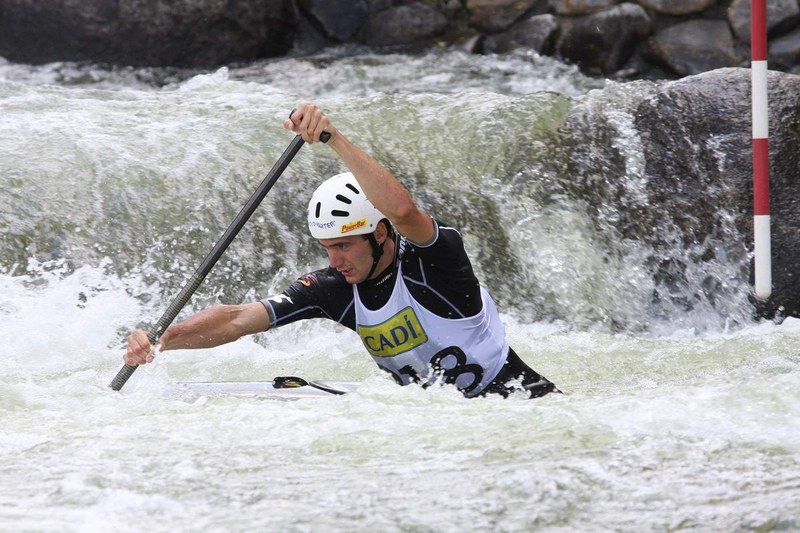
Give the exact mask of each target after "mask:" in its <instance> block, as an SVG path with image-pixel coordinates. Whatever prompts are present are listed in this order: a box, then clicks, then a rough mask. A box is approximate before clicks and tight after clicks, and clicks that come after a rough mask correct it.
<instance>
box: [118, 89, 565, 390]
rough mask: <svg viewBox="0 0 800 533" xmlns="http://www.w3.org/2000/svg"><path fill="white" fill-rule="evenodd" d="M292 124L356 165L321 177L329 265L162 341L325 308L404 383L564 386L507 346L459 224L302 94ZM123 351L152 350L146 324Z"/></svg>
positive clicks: (315, 213) (214, 340)
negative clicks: (422, 200)
mask: <svg viewBox="0 0 800 533" xmlns="http://www.w3.org/2000/svg"><path fill="white" fill-rule="evenodd" d="M284 126H285V127H286V128H287V129H289V130H292V131H294V132H295V133H297V134H299V135H301V136H302V137H303V140H304V141H305V142H307V143H315V142H318V141H319V140H320V135H321V134H322V133H323V132H327V133H328V134H329V135H330V139H329V140H328V142H327V144H328V146H330V147H331V148H333V150H335V151H336V153H337V154H338V155H339V157H340V158H341V159H342V161H343V162H344V164H345V165H346V166H347V167H348V168H349V169H350V172H348V173H345V174H339V175H337V176H334V177H332V178H330V179H328V180H326V181H325V182H324V183H322V185H320V187H319V188H318V189H317V190H316V192H315V193H314V195H313V196H312V198H311V201H310V202H309V213H308V225H309V230H310V231H311V234H312V236H314V237H315V238H316V239H318V240H319V242H320V244H321V245H322V246H323V247H324V248H325V250H326V251H327V253H328V260H329V262H330V266H329V267H328V268H326V269H322V270H318V271H316V272H312V273H309V274H306V275H304V276H302V277H301V278H300V279H298V280H297V281H296V282H295V283H293V284H292V285H291V286H290V287H289V288H288V289H286V290H285V291H284V292H283V293H282V294H280V295H276V296H273V297H270V298H267V299H265V300H262V301H260V302H253V303H248V304H242V305H218V306H214V307H211V308H209V309H206V310H204V311H201V312H199V313H196V314H195V315H192V316H191V317H189V318H187V319H186V320H184V321H182V322H180V323H178V324H175V325H173V326H171V327H170V328H168V329H167V330H166V331H165V332H164V334H163V335H162V336H161V338H160V340H159V341H160V345H161V350H162V351H163V350H172V349H185V348H210V347H213V346H218V345H220V344H224V343H227V342H231V341H234V340H236V339H238V338H239V337H241V336H243V335H248V334H253V333H258V332H262V331H266V330H268V329H270V328H273V327H278V326H281V325H284V324H288V323H290V322H294V321H296V320H299V319H306V318H328V319H331V320H335V321H337V322H339V323H340V324H342V325H344V326H346V327H348V328H350V329H352V330H354V331H356V332H357V333H358V334H359V336H360V337H361V340H362V342H363V344H364V347H365V348H366V349H367V351H368V352H369V353H370V354H371V355H372V357H373V359H374V360H375V362H376V363H377V364H378V366H379V367H381V368H382V369H384V370H386V371H388V372H390V373H391V374H392V375H393V376H394V378H395V380H397V382H398V383H400V384H402V385H406V384H409V383H412V382H415V383H421V384H422V385H423V386H428V385H430V384H433V383H451V384H454V385H455V386H456V387H457V388H458V389H459V390H460V391H461V392H462V393H463V394H464V395H465V396H468V397H472V396H478V395H485V394H487V393H497V394H501V395H503V396H508V395H509V394H511V393H513V392H515V391H520V392H521V393H522V394H525V395H527V396H528V397H530V398H535V397H538V396H542V395H544V394H547V393H549V392H554V391H556V392H558V390H557V389H556V388H555V386H554V385H553V383H551V382H550V381H548V380H547V379H545V378H543V377H542V376H540V375H539V374H537V373H536V372H535V371H533V370H532V369H531V368H529V367H528V366H527V365H526V364H525V363H524V362H523V361H522V360H521V359H520V358H519V357H518V356H517V354H516V353H515V352H514V351H513V350H512V349H510V348H509V346H508V343H507V342H506V340H505V329H504V326H503V324H502V322H501V321H500V316H499V314H498V312H497V310H496V308H495V305H494V302H493V301H492V299H491V297H490V296H489V294H488V293H487V292H486V290H485V289H483V288H482V287H481V286H480V284H479V282H478V280H477V279H476V277H475V275H474V273H473V269H472V265H471V263H470V260H469V258H468V257H467V254H466V251H465V250H464V244H463V241H462V239H461V235H460V234H459V233H458V232H457V231H456V230H455V229H454V228H452V227H449V226H447V225H445V224H443V223H442V222H439V221H437V220H434V219H433V218H431V216H429V215H428V214H426V213H424V212H423V211H422V210H421V209H420V208H419V207H418V206H417V205H416V204H415V203H414V201H413V199H412V198H411V196H410V195H409V193H408V191H407V190H406V189H405V188H404V187H403V186H402V185H401V184H400V182H399V181H398V180H397V179H396V178H395V177H394V176H393V175H392V174H391V172H389V170H388V169H386V168H384V167H383V166H382V165H380V164H379V163H378V162H377V161H375V160H374V159H373V158H372V157H370V156H369V155H367V154H366V153H365V152H364V151H362V150H361V149H360V148H358V147H357V146H355V145H354V144H353V143H351V142H350V141H349V140H348V139H347V138H346V137H345V136H344V135H343V134H342V133H341V132H339V131H337V129H336V128H335V127H334V126H333V124H331V122H330V120H329V119H328V117H327V116H326V115H325V114H324V113H323V112H322V111H321V110H320V109H319V108H318V107H317V106H315V105H313V104H310V103H304V104H301V105H300V106H299V107H298V108H297V109H296V110H295V111H294V112H293V114H292V115H291V117H290V118H289V119H287V120H286V121H285V123H284ZM124 360H125V363H126V364H129V365H139V364H143V363H148V362H150V361H152V360H153V351H152V347H151V346H150V343H149V341H148V339H147V334H146V333H145V332H144V331H141V330H137V331H135V332H134V333H133V334H131V336H130V337H129V338H128V349H127V352H126V354H125V356H124Z"/></svg>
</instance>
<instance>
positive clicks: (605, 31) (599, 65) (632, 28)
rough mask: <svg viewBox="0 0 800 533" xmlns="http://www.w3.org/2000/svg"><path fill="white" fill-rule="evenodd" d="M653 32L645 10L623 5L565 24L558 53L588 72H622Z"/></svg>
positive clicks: (626, 4)
mask: <svg viewBox="0 0 800 533" xmlns="http://www.w3.org/2000/svg"><path fill="white" fill-rule="evenodd" d="M651 31H652V22H651V20H650V17H649V16H648V15H647V12H646V11H645V10H644V8H642V7H641V6H639V5H636V4H631V3H625V4H620V5H619V6H615V7H612V8H610V9H607V10H605V11H601V12H599V13H596V14H593V15H587V16H585V17H580V18H578V19H575V21H574V22H571V21H563V28H562V34H561V38H560V39H559V43H558V45H557V50H558V54H559V55H560V56H561V57H563V58H565V59H567V60H569V61H572V62H574V63H577V64H578V65H580V67H581V68H582V69H584V70H585V71H587V72H590V73H595V74H608V73H612V72H615V71H617V70H619V69H620V68H621V67H622V66H623V65H624V64H625V62H626V61H627V60H628V59H629V58H630V57H631V55H632V54H633V52H634V49H635V47H636V44H637V43H638V42H639V41H641V40H642V39H643V38H645V37H646V36H647V35H649V34H650V32H651Z"/></svg>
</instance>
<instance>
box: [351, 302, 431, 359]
mask: <svg viewBox="0 0 800 533" xmlns="http://www.w3.org/2000/svg"><path fill="white" fill-rule="evenodd" d="M358 335H359V337H361V342H363V343H364V347H365V348H366V349H367V351H368V352H369V353H370V354H371V355H374V356H376V357H392V356H395V355H398V354H401V353H404V352H407V351H409V350H412V349H414V348H416V347H417V346H420V345H422V344H425V343H426V342H428V335H427V334H426V333H425V330H424V329H422V325H421V324H420V323H419V319H418V318H417V315H416V313H414V310H413V309H412V308H411V307H406V308H405V309H403V310H402V311H400V312H399V313H397V314H396V315H394V316H393V317H392V318H390V319H389V320H387V321H385V322H382V323H380V324H376V325H374V326H361V325H359V326H358Z"/></svg>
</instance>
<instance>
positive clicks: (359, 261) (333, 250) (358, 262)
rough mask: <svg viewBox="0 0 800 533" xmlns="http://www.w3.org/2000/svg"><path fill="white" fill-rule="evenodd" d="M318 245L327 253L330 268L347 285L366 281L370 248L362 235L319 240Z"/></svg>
mask: <svg viewBox="0 0 800 533" xmlns="http://www.w3.org/2000/svg"><path fill="white" fill-rule="evenodd" d="M319 242H320V244H321V245H322V246H323V248H325V251H327V252H328V261H330V264H331V267H333V268H335V269H336V270H338V271H339V272H340V273H341V274H342V275H343V276H344V279H346V280H347V283H351V284H356V283H361V282H362V281H364V280H366V279H367V275H368V274H369V271H370V270H371V269H372V246H370V244H369V240H367V239H365V238H364V236H363V235H353V236H351V237H339V238H336V239H320V240H319Z"/></svg>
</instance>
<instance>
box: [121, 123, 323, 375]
mask: <svg viewBox="0 0 800 533" xmlns="http://www.w3.org/2000/svg"><path fill="white" fill-rule="evenodd" d="M293 112H294V111H292V113H293ZM289 116H290V117H291V116H292V115H291V113H290V114H289ZM329 139H330V134H329V133H327V132H323V133H322V135H320V140H321V141H322V142H328V140H329ZM303 143H304V141H303V138H302V137H301V136H300V135H297V136H295V138H294V139H293V140H292V142H291V143H289V146H288V148H286V150H284V152H283V154H282V155H281V157H280V159H278V161H277V162H276V163H275V166H273V167H272V170H270V171H269V173H267V175H266V176H265V177H264V180H263V181H262V182H261V184H260V185H259V186H258V189H256V191H255V192H254V193H253V195H252V196H251V197H250V199H249V200H247V203H246V204H244V207H242V210H241V211H239V214H238V215H236V218H234V219H233V222H231V225H230V226H228V229H226V230H225V233H223V234H222V237H220V239H219V240H218V241H217V243H216V244H215V245H214V248H212V249H211V252H209V254H208V255H207V256H206V258H205V259H204V260H203V262H202V263H201V264H200V266H199V267H198V268H197V270H196V271H195V273H194V274H192V277H190V278H189V280H188V281H187V282H186V284H185V285H184V286H183V288H182V289H181V291H180V292H179V293H178V295H177V296H176V297H175V298H174V299H173V300H172V303H170V304H169V307H168V308H167V310H166V311H164V314H163V315H161V318H159V319H158V322H156V325H155V326H153V327H152V328H151V329H150V331H149V332H148V333H147V338H148V339H149V340H150V344H155V343H156V342H157V341H158V338H159V337H160V336H161V334H162V333H164V331H165V330H166V329H167V328H168V327H169V325H170V324H172V321H173V320H175V317H176V316H178V313H179V312H180V310H181V309H183V306H184V305H186V302H188V301H189V298H191V297H192V294H194V291H196V290H197V288H198V287H199V286H200V284H201V283H203V280H204V279H205V278H206V276H207V275H208V273H209V272H211V269H212V268H214V265H215V264H216V263H217V261H218V260H219V258H220V257H221V256H222V254H223V253H224V252H225V250H226V249H227V248H228V246H229V245H230V244H231V242H232V241H233V239H235V238H236V235H237V234H238V233H239V231H240V230H241V229H242V227H243V226H244V225H245V223H246V222H247V220H248V219H249V218H250V216H251V215H252V214H253V212H254V211H255V210H256V208H257V207H258V204H260V203H261V201H262V200H263V199H264V197H265V196H266V195H267V193H268V192H269V190H270V189H271V188H272V186H273V185H275V182H276V181H278V178H279V177H280V175H281V174H282V173H283V171H284V170H286V167H287V166H289V163H290V162H291V161H292V159H293V158H294V156H295V155H296V154H297V152H298V151H299V150H300V148H301V147H302V146H303ZM137 368H138V366H132V365H128V364H125V365H124V366H123V367H122V368H121V369H120V371H119V372H117V375H116V377H115V378H114V379H113V380H112V381H111V383H110V384H109V385H108V386H109V387H110V388H111V389H112V390H115V391H118V390H120V389H121V388H122V386H123V385H125V382H127V381H128V378H130V377H131V376H132V375H133V373H134V372H135V371H136V369H137Z"/></svg>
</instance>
